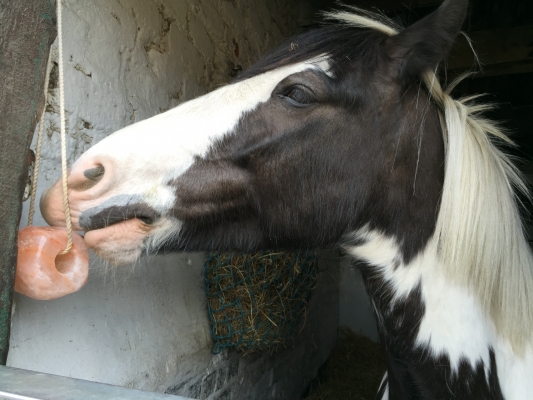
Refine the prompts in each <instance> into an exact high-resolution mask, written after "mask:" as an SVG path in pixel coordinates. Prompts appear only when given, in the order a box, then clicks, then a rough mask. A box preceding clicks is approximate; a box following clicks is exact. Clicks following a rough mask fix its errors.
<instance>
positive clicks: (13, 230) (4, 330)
mask: <svg viewBox="0 0 533 400" xmlns="http://www.w3.org/2000/svg"><path fill="white" fill-rule="evenodd" d="M54 19H55V13H54V6H53V4H52V3H51V0H16V1H12V0H0V116H1V118H0V160H1V165H0V364H3V365H5V363H6V359H7V352H8V349H9V335H10V329H11V306H12V304H13V285H14V283H15V268H16V264H17V235H18V225H19V220H20V213H21V210H22V204H21V203H22V194H23V191H24V186H25V184H26V180H27V176H28V175H27V174H28V163H27V156H28V148H29V146H30V143H31V139H32V136H33V132H34V130H35V125H36V122H37V114H38V113H40V110H42V108H43V105H44V77H45V73H46V64H47V62H48V54H49V51H50V46H51V44H52V42H53V40H54V38H55V36H56V30H55V21H54Z"/></svg>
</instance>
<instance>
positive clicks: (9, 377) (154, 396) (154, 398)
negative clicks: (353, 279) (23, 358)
mask: <svg viewBox="0 0 533 400" xmlns="http://www.w3.org/2000/svg"><path fill="white" fill-rule="evenodd" d="M0 399H2V400H108V399H109V400H162V399H166V400H192V399H187V398H185V397H180V396H173V395H169V394H161V393H150V392H143V391H142V390H135V389H127V388H123V387H120V386H112V385H106V384H103V383H96V382H89V381H83V380H81V379H73V378H66V377H64V376H57V375H48V374H43V373H40V372H34V371H27V370H23V369H17V368H10V367H4V366H0Z"/></svg>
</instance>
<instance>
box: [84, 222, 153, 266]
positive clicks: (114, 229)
mask: <svg viewBox="0 0 533 400" xmlns="http://www.w3.org/2000/svg"><path fill="white" fill-rule="evenodd" d="M155 228H156V226H155V225H147V224H146V223H145V222H143V221H142V220H141V219H139V218H130V219H127V220H122V221H119V222H116V223H113V224H112V225H107V226H104V227H100V228H98V229H91V230H88V231H86V232H85V236H84V240H85V243H86V244H87V246H89V247H90V248H91V249H92V250H93V251H94V252H95V253H96V254H97V255H98V256H100V257H101V258H103V259H105V260H107V261H109V262H110V263H111V264H113V265H116V266H118V265H124V264H130V263H133V262H135V261H137V259H138V258H140V256H141V255H142V251H143V249H144V240H145V238H146V237H147V236H149V235H150V233H151V232H152V230H153V229H155Z"/></svg>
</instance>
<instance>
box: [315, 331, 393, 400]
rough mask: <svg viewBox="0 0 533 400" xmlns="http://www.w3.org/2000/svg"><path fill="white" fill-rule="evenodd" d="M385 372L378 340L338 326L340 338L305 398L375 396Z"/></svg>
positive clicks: (342, 399) (360, 398)
mask: <svg viewBox="0 0 533 400" xmlns="http://www.w3.org/2000/svg"><path fill="white" fill-rule="evenodd" d="M384 374H385V358H384V356H383V351H382V349H381V345H380V344H379V343H375V342H373V341H372V340H370V339H368V338H367V337H364V336H361V335H357V334H355V333H354V332H353V331H351V330H350V329H349V328H344V327H343V328H339V342H338V343H337V346H336V347H335V348H334V349H333V351H332V353H331V356H330V358H329V359H328V361H327V363H326V365H325V366H324V369H323V371H322V373H321V374H320V376H319V377H318V378H317V379H316V383H315V385H314V386H315V387H314V388H313V389H312V390H311V393H310V394H309V396H307V397H305V399H306V400H346V399H351V400H374V399H375V398H376V394H377V391H378V388H379V384H380V383H381V379H382V378H383V375H384Z"/></svg>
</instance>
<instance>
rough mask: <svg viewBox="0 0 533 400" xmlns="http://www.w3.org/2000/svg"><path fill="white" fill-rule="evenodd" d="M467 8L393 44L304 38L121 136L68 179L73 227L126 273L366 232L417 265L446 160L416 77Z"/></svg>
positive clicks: (46, 207) (57, 208) (341, 34)
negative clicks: (150, 263)
mask: <svg viewBox="0 0 533 400" xmlns="http://www.w3.org/2000/svg"><path fill="white" fill-rule="evenodd" d="M466 5H467V1H464V0H447V1H446V2H445V3H444V4H443V5H442V6H441V7H440V8H439V9H438V10H437V11H435V12H434V13H433V14H431V15H429V16H428V17H426V18H424V19H423V20H421V21H419V22H418V23H416V24H414V25H413V26H411V27H409V28H407V29H405V30H403V31H402V32H401V33H400V34H398V35H394V36H390V33H388V32H380V31H376V30H371V29H361V28H359V27H358V26H357V24H353V23H342V22H340V23H337V24H332V25H325V26H323V27H321V28H318V29H316V30H313V31H309V32H306V33H303V34H300V35H298V36H296V37H294V38H291V39H290V40H289V41H287V42H285V43H284V44H282V45H281V46H280V47H278V48H277V49H275V50H274V51H273V52H272V53H270V54H269V55H267V56H266V57H265V58H264V59H263V60H261V61H260V62H259V63H258V64H257V65H255V66H253V67H252V68H250V69H249V70H248V71H247V72H245V73H244V74H243V75H242V76H241V77H239V78H238V79H237V80H236V81H235V82H233V83H231V84H229V85H227V86H224V87H221V88H219V89H218V90H215V91H214V92H211V93H209V94H207V95H205V96H202V97H200V98H197V99H195V100H192V101H189V102H187V103H184V104H182V105H180V106H178V107H176V108H175V109H172V110H170V111H167V112H165V113H163V114H160V115H158V116H155V117H153V118H150V119H147V120H145V121H142V122H140V123H136V124H134V125H131V126H128V127H126V128H124V129H122V130H120V131H118V132H116V133H114V134H112V135H110V136H109V137H107V138H106V139H104V140H102V141H101V142H99V143H98V144H97V145H95V146H93V147H92V148H91V149H89V150H88V151H87V152H86V153H85V154H83V155H82V156H81V157H80V158H79V159H78V160H77V161H76V162H75V163H74V165H73V166H72V168H71V170H70V174H69V177H68V185H69V191H70V194H69V199H70V207H71V212H72V218H73V223H74V228H75V229H78V230H83V231H85V240H86V242H87V244H88V245H89V246H90V247H92V248H93V249H94V250H95V251H96V252H97V253H98V254H99V255H100V256H102V257H103V258H106V259H109V260H110V261H112V262H114V263H117V264H120V263H128V262H132V261H134V260H135V259H137V258H138V257H139V256H141V255H142V254H143V253H155V252H159V251H169V250H207V249H209V250H228V249H233V250H237V249H239V250H243V251H251V250H256V249H260V248H317V247H324V246H329V245H333V244H336V243H338V242H339V241H341V240H343V238H345V237H346V236H347V235H349V234H350V233H351V232H354V231H356V230H357V229H359V228H361V227H362V226H365V225H370V226H372V227H376V228H379V229H381V230H382V231H384V232H386V233H388V234H391V235H395V236H396V237H398V238H399V241H400V242H402V243H405V244H406V246H405V256H406V257H408V258H409V257H412V256H413V255H414V254H416V253H417V252H418V251H419V250H420V249H421V248H422V246H423V245H424V243H425V241H427V239H428V237H429V236H430V235H431V232H432V231H433V229H434V225H435V215H436V208H437V203H438V201H439V194H440V191H441V188H442V181H443V157H444V155H443V152H444V151H443V140H442V133H441V131H440V125H439V118H438V115H437V113H436V111H435V106H434V105H433V104H432V102H431V100H430V98H429V95H428V93H427V91H426V90H424V89H423V88H421V86H420V79H419V77H420V75H421V73H423V72H424V71H426V70H428V69H434V68H436V66H437V65H438V63H439V62H440V61H442V59H443V58H444V57H445V56H446V54H447V52H448V50H449V49H450V47H451V45H452V42H453V40H454V38H455V36H456V35H457V33H458V32H459V29H460V28H461V25H462V22H463V20H464V18H465V12H466ZM339 17H340V19H342V18H347V17H346V15H345V14H339ZM391 30H392V28H391ZM60 196H61V185H60V183H59V182H58V183H57V184H56V185H55V186H53V187H52V188H50V189H49V190H48V191H47V193H46V194H45V195H44V196H43V198H42V200H41V209H42V212H43V215H44V217H45V219H46V221H47V222H48V223H50V224H52V225H62V224H64V216H63V211H62V208H61V201H60V200H59V199H60Z"/></svg>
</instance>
